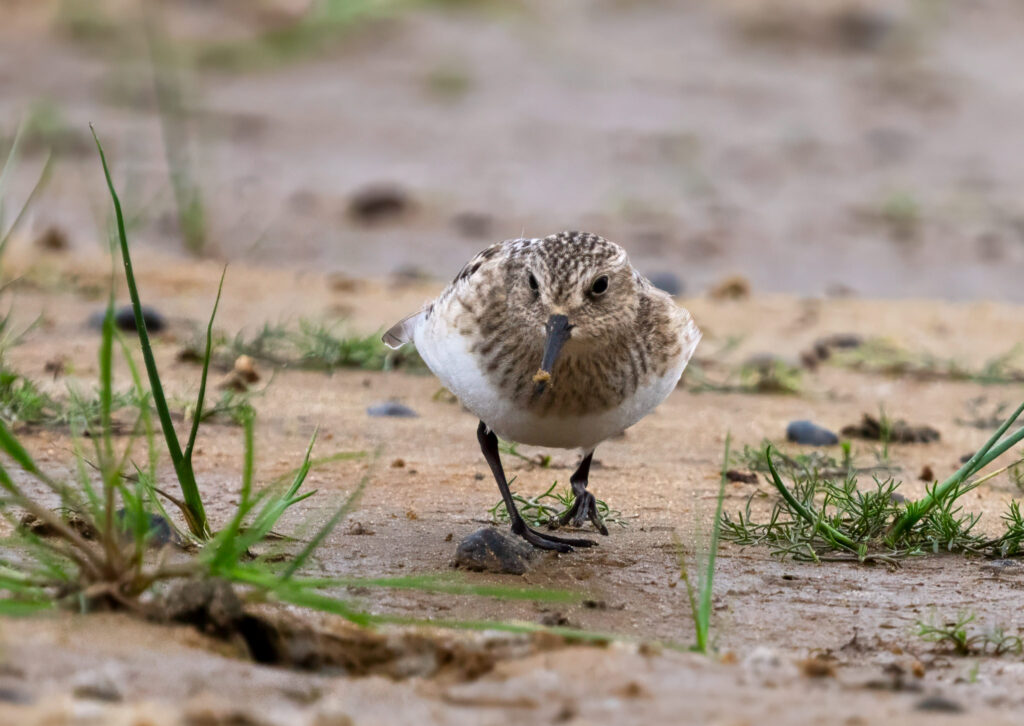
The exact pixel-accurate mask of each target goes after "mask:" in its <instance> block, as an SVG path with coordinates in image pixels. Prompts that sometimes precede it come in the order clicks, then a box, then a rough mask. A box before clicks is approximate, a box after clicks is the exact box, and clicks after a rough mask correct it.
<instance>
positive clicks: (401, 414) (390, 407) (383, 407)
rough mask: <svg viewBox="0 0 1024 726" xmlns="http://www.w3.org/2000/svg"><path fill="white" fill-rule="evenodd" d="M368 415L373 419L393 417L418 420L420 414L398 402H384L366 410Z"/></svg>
mask: <svg viewBox="0 0 1024 726" xmlns="http://www.w3.org/2000/svg"><path fill="white" fill-rule="evenodd" d="M366 413H367V414H368V415H370V416H373V417H385V416H387V417H392V418H418V417H419V414H418V413H416V412H415V411H413V410H412V409H411V408H409V407H408V406H406V405H405V404H402V403H398V402H397V401H384V402H383V403H375V404H373V405H372V406H369V407H368V408H367V409H366Z"/></svg>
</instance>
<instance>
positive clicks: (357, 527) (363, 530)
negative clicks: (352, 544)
mask: <svg viewBox="0 0 1024 726" xmlns="http://www.w3.org/2000/svg"><path fill="white" fill-rule="evenodd" d="M348 534H351V535H371V534H375V532H374V531H373V530H372V529H370V528H368V527H364V526H363V523H362V522H354V523H353V524H352V525H350V526H349V528H348Z"/></svg>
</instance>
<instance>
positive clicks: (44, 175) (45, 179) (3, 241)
mask: <svg viewBox="0 0 1024 726" xmlns="http://www.w3.org/2000/svg"><path fill="white" fill-rule="evenodd" d="M52 174H53V154H47V156H46V162H45V163H44V164H43V170H42V171H41V172H40V173H39V178H38V179H36V183H35V185H34V186H33V187H32V191H30V192H29V194H28V196H27V197H26V198H25V202H24V203H23V204H22V205H21V209H19V210H18V213H17V215H15V217H14V221H13V222H11V226H10V227H8V228H7V231H6V232H4V231H3V230H0V257H2V256H3V253H4V250H6V249H7V243H8V242H9V241H10V239H11V235H12V234H14V230H16V229H17V228H18V225H19V224H21V220H22V219H23V218H24V217H25V214H26V213H27V212H28V210H29V207H31V206H32V203H33V202H35V200H36V197H38V196H39V194H40V193H41V192H42V191H43V189H44V188H45V187H46V185H47V184H48V183H49V182H50V177H51V176H52ZM2 196H3V195H2V192H0V198H2Z"/></svg>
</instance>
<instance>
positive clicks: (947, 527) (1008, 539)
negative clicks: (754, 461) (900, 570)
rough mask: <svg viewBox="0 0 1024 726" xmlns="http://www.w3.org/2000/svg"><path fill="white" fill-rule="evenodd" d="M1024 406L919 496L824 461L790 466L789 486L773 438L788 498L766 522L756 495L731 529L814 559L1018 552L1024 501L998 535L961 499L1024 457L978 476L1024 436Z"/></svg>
mask: <svg viewBox="0 0 1024 726" xmlns="http://www.w3.org/2000/svg"><path fill="white" fill-rule="evenodd" d="M1022 412H1024V404H1021V406H1020V407H1018V408H1017V410H1016V411H1015V412H1014V413H1013V414H1012V415H1011V416H1010V417H1009V418H1007V419H1006V420H1005V421H1004V422H1003V424H1002V426H1000V427H999V429H998V430H997V431H996V432H995V433H994V434H993V435H992V437H991V438H990V439H989V440H988V441H987V442H986V443H985V444H984V445H983V446H982V447H981V448H980V449H979V450H978V451H977V452H976V453H975V454H974V456H972V457H971V459H970V460H969V461H968V462H967V463H965V464H964V465H963V466H962V467H961V468H960V469H959V470H958V471H957V472H955V473H954V474H953V475H952V476H950V477H949V478H947V479H946V480H945V481H943V482H937V483H935V484H933V485H932V486H930V487H929V488H928V490H927V493H926V494H925V496H924V497H922V498H921V499H919V500H916V501H902V498H901V497H898V496H896V494H897V489H898V488H899V482H897V481H895V480H894V479H893V478H892V477H891V476H890V477H888V478H885V479H880V478H878V477H877V476H876V477H874V484H873V486H872V487H868V488H867V489H861V488H860V487H859V486H858V479H857V475H856V473H855V472H853V471H850V472H849V473H848V474H847V475H846V476H845V477H844V478H843V479H836V478H834V477H829V476H826V475H825V474H823V473H822V472H821V471H820V470H817V469H806V468H805V469H803V470H800V471H796V470H794V471H791V472H790V475H791V477H792V484H791V486H787V485H786V484H784V483H783V481H782V477H781V476H780V475H779V470H778V468H777V467H776V463H775V461H776V452H775V450H774V448H773V447H772V446H771V445H769V446H767V447H766V448H765V451H764V454H763V458H764V463H765V465H766V466H767V469H768V473H769V474H770V481H771V483H772V484H773V485H774V486H775V489H776V490H777V491H778V493H779V494H780V495H781V497H782V498H781V500H780V501H778V502H776V504H775V505H774V507H773V509H772V511H771V513H770V515H769V516H768V519H767V520H766V521H763V522H756V521H755V520H754V518H753V516H752V513H751V500H748V501H747V506H746V508H745V510H744V511H742V512H739V513H737V514H736V515H735V516H734V517H731V516H729V515H728V514H726V515H724V516H723V519H722V526H723V528H724V529H723V533H724V536H725V537H726V538H727V539H729V540H731V541H733V542H736V543H738V544H741V545H767V546H770V547H772V548H773V550H774V553H775V554H778V555H784V556H791V557H794V558H796V559H802V560H812V561H821V560H823V559H829V560H853V561H859V562H865V561H871V560H875V561H882V562H886V563H889V564H895V562H896V560H897V559H898V558H900V557H904V556H907V555H916V554H922V553H925V552H939V551H946V552H963V553H982V554H989V555H994V556H1008V555H1009V554H1011V553H1012V554H1017V553H1019V552H1020V551H1021V546H1022V543H1024V520H1022V518H1021V512H1020V509H1019V505H1018V503H1017V502H1016V501H1012V502H1010V504H1009V506H1008V509H1007V512H1006V513H1005V514H1004V515H1003V518H1002V520H1003V525H1004V531H1003V534H1002V535H1000V536H999V537H996V538H985V537H983V536H982V535H980V534H977V533H976V532H975V531H974V530H975V527H976V525H977V524H978V521H979V519H980V515H977V514H973V513H970V512H967V511H965V510H964V508H963V505H962V504H961V503H960V502H961V500H962V498H963V496H964V495H965V494H966V493H967V492H969V491H971V490H973V489H974V488H976V487H978V486H980V485H981V484H982V483H984V482H985V481H987V480H988V479H990V478H992V477H994V476H996V475H998V474H1000V473H1002V472H1004V471H1007V470H1009V469H1010V468H1012V467H1013V466H1018V465H1020V464H1021V463H1022V462H1024V459H1022V460H1020V461H1017V462H1014V463H1012V464H1011V465H1010V466H1007V467H1004V468H1003V469H1000V470H999V471H996V472H992V473H990V474H987V475H985V476H978V475H979V474H980V472H981V471H982V470H983V469H984V468H985V467H986V466H988V465H989V464H990V463H992V462H993V461H995V460H996V459H997V458H998V457H1000V456H1002V455H1003V454H1004V453H1006V451H1008V450H1009V449H1010V448H1012V447H1013V446H1016V445H1017V444H1018V443H1020V442H1021V441H1022V440H1024V427H1022V428H1019V429H1017V430H1016V431H1014V432H1013V433H1011V434H1009V435H1006V432H1007V431H1008V430H1009V428H1010V426H1011V425H1012V424H1013V422H1014V421H1016V420H1017V418H1018V417H1019V416H1020V415H1021V413H1022ZM1004 436H1005V438H1004ZM751 499H752V498H751Z"/></svg>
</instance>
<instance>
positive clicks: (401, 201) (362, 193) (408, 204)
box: [348, 184, 413, 224]
mask: <svg viewBox="0 0 1024 726" xmlns="http://www.w3.org/2000/svg"><path fill="white" fill-rule="evenodd" d="M412 206H413V205H412V200H411V199H410V197H409V194H408V192H406V191H405V190H404V189H402V188H401V187H399V186H398V185H396V184H375V185H372V186H367V187H364V188H363V189H360V190H359V191H357V192H356V193H355V194H353V195H352V200H351V201H350V202H349V205H348V216H349V218H351V219H352V220H354V221H356V222H360V223H362V224H378V223H380V222H386V221H391V220H394V219H397V218H398V217H401V216H402V215H404V214H406V213H407V212H409V210H410V209H411V208H412Z"/></svg>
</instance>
